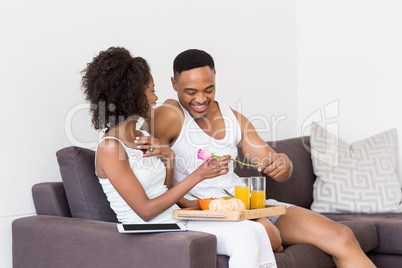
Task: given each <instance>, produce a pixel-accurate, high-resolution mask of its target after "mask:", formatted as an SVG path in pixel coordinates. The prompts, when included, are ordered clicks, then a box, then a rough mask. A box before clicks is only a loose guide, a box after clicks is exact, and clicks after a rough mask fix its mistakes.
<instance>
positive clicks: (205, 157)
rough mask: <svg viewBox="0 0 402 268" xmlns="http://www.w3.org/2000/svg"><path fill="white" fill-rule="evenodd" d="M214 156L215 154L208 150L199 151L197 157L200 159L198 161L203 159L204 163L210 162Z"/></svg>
mask: <svg viewBox="0 0 402 268" xmlns="http://www.w3.org/2000/svg"><path fill="white" fill-rule="evenodd" d="M212 155H213V154H212V153H211V152H210V151H209V150H207V149H199V150H198V154H197V157H198V159H201V160H202V161H207V162H209V160H211V158H212Z"/></svg>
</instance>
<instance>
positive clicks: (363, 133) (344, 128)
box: [297, 0, 402, 181]
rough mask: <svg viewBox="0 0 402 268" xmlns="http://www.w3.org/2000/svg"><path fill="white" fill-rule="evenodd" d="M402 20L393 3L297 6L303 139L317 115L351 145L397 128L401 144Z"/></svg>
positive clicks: (400, 5) (309, 2) (401, 6)
mask: <svg viewBox="0 0 402 268" xmlns="http://www.w3.org/2000/svg"><path fill="white" fill-rule="evenodd" d="M401 14H402V1H395V0H353V1H346V0H343V1H340V0H337V1H327V0H326V1H322V0H316V1H313V0H303V1H298V2H297V98H298V100H297V103H298V109H297V114H298V120H297V121H298V123H297V125H298V129H297V133H298V135H300V134H301V133H303V131H305V130H306V131H305V133H307V134H308V133H309V129H308V128H307V129H305V125H308V124H309V123H310V122H311V119H312V118H313V117H315V116H316V115H317V111H318V114H320V113H321V116H322V123H323V125H325V124H331V125H332V126H335V127H334V128H333V130H335V131H336V132H338V133H335V134H337V135H339V137H340V138H342V139H343V140H345V141H346V142H349V143H352V142H354V141H357V140H360V139H364V138H366V137H369V136H372V135H375V134H378V133H381V132H383V131H386V130H389V129H391V128H396V129H397V130H398V131H399V140H402V139H401V138H402V120H400V115H401V114H402V105H401V99H400V97H399V96H400V95H401V94H400V91H401V90H402V79H401V74H402V64H401V63H402V35H401V31H402V16H401ZM325 107H330V108H331V107H332V108H331V109H330V112H329V113H328V114H327V115H326V114H324V113H323V112H324V108H325ZM331 116H333V118H330V117H331ZM316 120H318V119H316ZM336 128H337V129H338V130H337V129H336ZM398 149H399V153H400V152H402V143H401V142H399V148H398ZM401 159H402V158H401V157H399V161H398V174H399V175H400V176H399V177H400V179H402V178H401V177H402V173H401V168H402V165H401V161H400V160H401ZM401 181H402V180H401Z"/></svg>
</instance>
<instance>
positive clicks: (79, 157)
mask: <svg viewBox="0 0 402 268" xmlns="http://www.w3.org/2000/svg"><path fill="white" fill-rule="evenodd" d="M56 156H57V162H58V163H59V168H60V174H61V178H62V181H63V185H64V189H65V192H66V196H67V200H68V204H69V206H70V210H71V215H72V217H73V218H81V219H88V220H98V221H109V222H117V218H116V214H115V213H114V211H113V210H112V209H111V208H110V204H109V201H108V200H107V198H106V195H105V194H104V192H103V190H102V186H101V185H100V183H99V181H98V178H97V177H96V175H95V152H94V151H92V150H89V149H84V148H81V147H76V146H70V147H67V148H64V149H61V150H59V151H57V153H56Z"/></svg>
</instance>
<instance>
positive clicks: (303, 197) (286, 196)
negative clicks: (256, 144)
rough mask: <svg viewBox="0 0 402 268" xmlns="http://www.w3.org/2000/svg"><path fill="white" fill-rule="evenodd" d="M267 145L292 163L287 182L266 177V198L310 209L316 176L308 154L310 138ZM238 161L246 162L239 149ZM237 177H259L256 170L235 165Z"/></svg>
mask: <svg viewBox="0 0 402 268" xmlns="http://www.w3.org/2000/svg"><path fill="white" fill-rule="evenodd" d="M268 144H269V145H270V146H271V147H272V148H273V149H274V150H275V151H276V152H278V153H285V154H286V155H287V156H288V157H289V158H290V160H291V161H292V163H293V174H292V177H291V178H290V179H289V180H288V181H287V182H277V181H275V180H273V179H271V178H270V177H268V176H266V175H265V174H264V176H265V177H267V198H272V199H276V200H278V201H282V202H286V203H291V204H295V205H298V206H301V207H304V208H310V205H311V203H312V202H313V185H314V181H315V179H316V176H315V174H314V172H313V166H312V162H311V154H310V137H298V138H293V139H287V140H280V141H276V142H268ZM238 159H240V161H247V160H246V158H245V156H244V155H243V153H242V152H241V148H239V157H238ZM235 172H236V173H237V174H238V175H239V176H261V173H260V172H258V171H257V169H256V168H253V167H247V166H243V165H240V164H236V165H235Z"/></svg>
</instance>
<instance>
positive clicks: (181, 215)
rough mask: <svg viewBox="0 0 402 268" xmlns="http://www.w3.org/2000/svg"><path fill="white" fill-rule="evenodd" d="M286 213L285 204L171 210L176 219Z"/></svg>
mask: <svg viewBox="0 0 402 268" xmlns="http://www.w3.org/2000/svg"><path fill="white" fill-rule="evenodd" d="M283 214H286V206H266V207H265V208H256V209H250V210H244V211H212V210H202V209H201V208H183V209H176V210H174V211H173V218H175V219H178V220H208V221H211V220H213V221H241V220H248V219H257V218H262V217H269V216H275V215H283Z"/></svg>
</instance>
